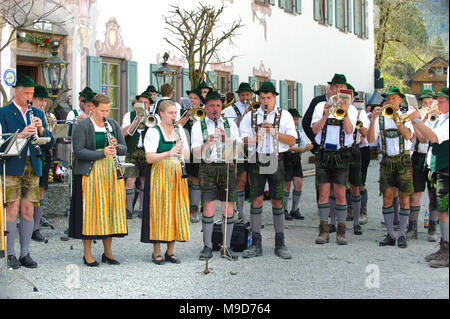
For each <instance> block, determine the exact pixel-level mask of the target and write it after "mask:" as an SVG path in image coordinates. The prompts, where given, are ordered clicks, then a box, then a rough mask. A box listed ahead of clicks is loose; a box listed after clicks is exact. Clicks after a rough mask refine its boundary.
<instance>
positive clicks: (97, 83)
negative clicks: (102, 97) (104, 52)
mask: <svg viewBox="0 0 450 319" xmlns="http://www.w3.org/2000/svg"><path fill="white" fill-rule="evenodd" d="M87 86H89V87H90V88H91V89H92V91H94V92H101V90H102V58H100V57H98V56H88V57H87Z"/></svg>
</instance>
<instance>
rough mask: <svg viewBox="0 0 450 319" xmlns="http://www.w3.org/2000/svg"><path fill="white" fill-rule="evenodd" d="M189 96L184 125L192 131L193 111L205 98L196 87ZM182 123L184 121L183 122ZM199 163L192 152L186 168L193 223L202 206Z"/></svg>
mask: <svg viewBox="0 0 450 319" xmlns="http://www.w3.org/2000/svg"><path fill="white" fill-rule="evenodd" d="M186 93H187V94H188V96H189V100H190V101H191V109H190V110H187V111H186V116H185V117H186V118H187V122H186V124H185V125H184V128H185V129H186V130H187V131H188V132H189V133H191V132H192V125H193V123H194V118H193V117H192V111H193V110H194V109H196V108H198V107H203V106H204V104H205V99H204V98H203V96H202V92H201V91H200V89H199V88H195V89H193V90H192V91H186ZM181 124H182V123H181ZM199 165H200V164H199V163H194V158H193V154H192V152H191V157H190V161H189V163H186V169H187V172H188V175H189V176H188V181H189V203H190V208H189V214H190V219H191V223H198V222H199V221H200V219H199V217H198V212H199V206H200V199H201V193H200V186H199V184H198V170H199Z"/></svg>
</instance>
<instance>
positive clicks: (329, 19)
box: [327, 0, 333, 25]
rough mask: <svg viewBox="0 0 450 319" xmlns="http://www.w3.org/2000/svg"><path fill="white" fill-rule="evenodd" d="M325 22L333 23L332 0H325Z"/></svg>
mask: <svg viewBox="0 0 450 319" xmlns="http://www.w3.org/2000/svg"><path fill="white" fill-rule="evenodd" d="M327 23H328V25H333V0H327Z"/></svg>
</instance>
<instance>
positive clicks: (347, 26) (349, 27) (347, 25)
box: [345, 0, 352, 32]
mask: <svg viewBox="0 0 450 319" xmlns="http://www.w3.org/2000/svg"><path fill="white" fill-rule="evenodd" d="M345 1H346V9H347V12H346V19H345V21H346V22H345V31H347V32H352V0H345Z"/></svg>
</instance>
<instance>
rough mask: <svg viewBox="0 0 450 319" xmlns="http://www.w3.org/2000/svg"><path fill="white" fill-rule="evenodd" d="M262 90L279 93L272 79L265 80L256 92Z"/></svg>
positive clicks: (258, 92)
mask: <svg viewBox="0 0 450 319" xmlns="http://www.w3.org/2000/svg"><path fill="white" fill-rule="evenodd" d="M261 92H272V93H273V94H275V95H278V92H277V90H276V89H275V85H273V83H272V82H271V81H265V82H263V83H262V84H261V87H260V88H259V90H257V91H255V94H258V95H259V94H260V93H261Z"/></svg>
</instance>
